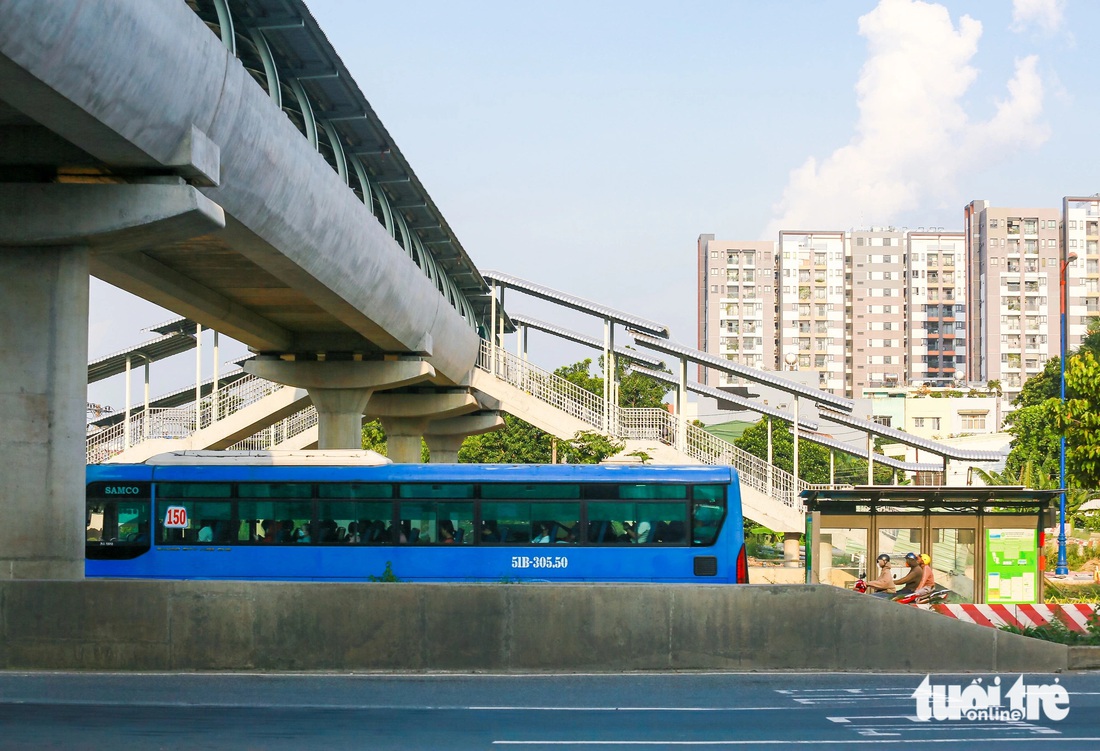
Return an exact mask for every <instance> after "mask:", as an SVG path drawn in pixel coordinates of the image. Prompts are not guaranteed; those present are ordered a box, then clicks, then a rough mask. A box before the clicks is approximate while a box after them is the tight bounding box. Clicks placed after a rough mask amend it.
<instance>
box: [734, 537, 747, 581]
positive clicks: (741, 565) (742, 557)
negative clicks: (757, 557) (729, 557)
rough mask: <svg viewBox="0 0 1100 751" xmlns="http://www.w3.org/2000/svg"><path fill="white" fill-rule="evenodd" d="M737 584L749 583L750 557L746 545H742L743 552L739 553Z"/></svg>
mask: <svg viewBox="0 0 1100 751" xmlns="http://www.w3.org/2000/svg"><path fill="white" fill-rule="evenodd" d="M737 583H738V584H748V583H749V555H748V553H747V552H745V543H741V550H740V551H739V552H738V553H737Z"/></svg>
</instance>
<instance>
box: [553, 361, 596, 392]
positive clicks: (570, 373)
mask: <svg viewBox="0 0 1100 751" xmlns="http://www.w3.org/2000/svg"><path fill="white" fill-rule="evenodd" d="M591 367H592V358H591V357H588V358H585V359H584V360H581V361H579V362H575V363H573V364H572V365H562V366H561V367H560V368H558V369H556V370H555V371H554V375H556V376H558V377H559V378H564V379H565V380H567V381H569V382H570V383H572V384H573V385H575V386H580V387H581V388H582V389H584V390H585V391H591V392H592V393H593V394H600V395H602V394H603V378H602V377H600V376H594V375H592V374H591V373H589V372H588V371H589V368H591Z"/></svg>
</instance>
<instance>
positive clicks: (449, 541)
mask: <svg viewBox="0 0 1100 751" xmlns="http://www.w3.org/2000/svg"><path fill="white" fill-rule="evenodd" d="M438 539H439V542H440V543H442V544H443V545H454V542H455V525H454V524H453V523H452V522H451V520H450V519H440V520H439V534H438Z"/></svg>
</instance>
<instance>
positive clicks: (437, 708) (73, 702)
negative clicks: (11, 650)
mask: <svg viewBox="0 0 1100 751" xmlns="http://www.w3.org/2000/svg"><path fill="white" fill-rule="evenodd" d="M26 704H44V705H60V706H89V707H140V708H143V709H149V708H154V709H179V708H193V709H218V708H221V709H248V708H269V707H288V708H292V709H309V710H317V709H339V710H349V709H350V710H356V711H363V710H383V711H387V712H392V711H402V710H410V711H427V712H789V711H791V709H800V707H789V706H785V705H784V706H774V707H528V706H485V707H468V706H461V705H446V704H440V705H425V704H335V703H334V704H299V703H294V704H275V703H271V702H264V703H256V702H247V703H246V702H228V701H227V702H187V701H125V702H117V701H107V700H101V699H49V698H31V699H14V698H3V697H0V706H5V705H14V706H21V705H26Z"/></svg>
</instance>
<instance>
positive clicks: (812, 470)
mask: <svg viewBox="0 0 1100 751" xmlns="http://www.w3.org/2000/svg"><path fill="white" fill-rule="evenodd" d="M788 425H789V423H787V422H783V421H782V420H775V421H774V424H773V426H772V463H773V464H775V466H776V467H779V468H780V469H782V470H784V471H785V472H793V471H794V436H793V435H791V432H790V431H789V430H788V429H787V426H788ZM733 443H734V445H735V446H737V447H739V448H742V449H744V450H745V451H748V452H749V453H750V454H752V455H753V456H758V457H760V458H761V459H764V460H767V458H768V421H767V419H766V418H765V419H763V420H760V421H759V422H758V423H756V424H755V425H753V426H752V427H750V428H748V429H746V430H745V432H744V433H742V434H741V437H740V438H738V439H737V440H736V441H734V442H733ZM863 474H864V477H866V476H867V470H866V465H864V471H863ZM798 475H799V477H800V478H801V479H803V480H805V481H806V482H810V483H827V482H829V450H828V449H827V448H825V447H824V446H819V445H818V444H816V443H810V442H809V441H805V440H800V441H799V442H798Z"/></svg>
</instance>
